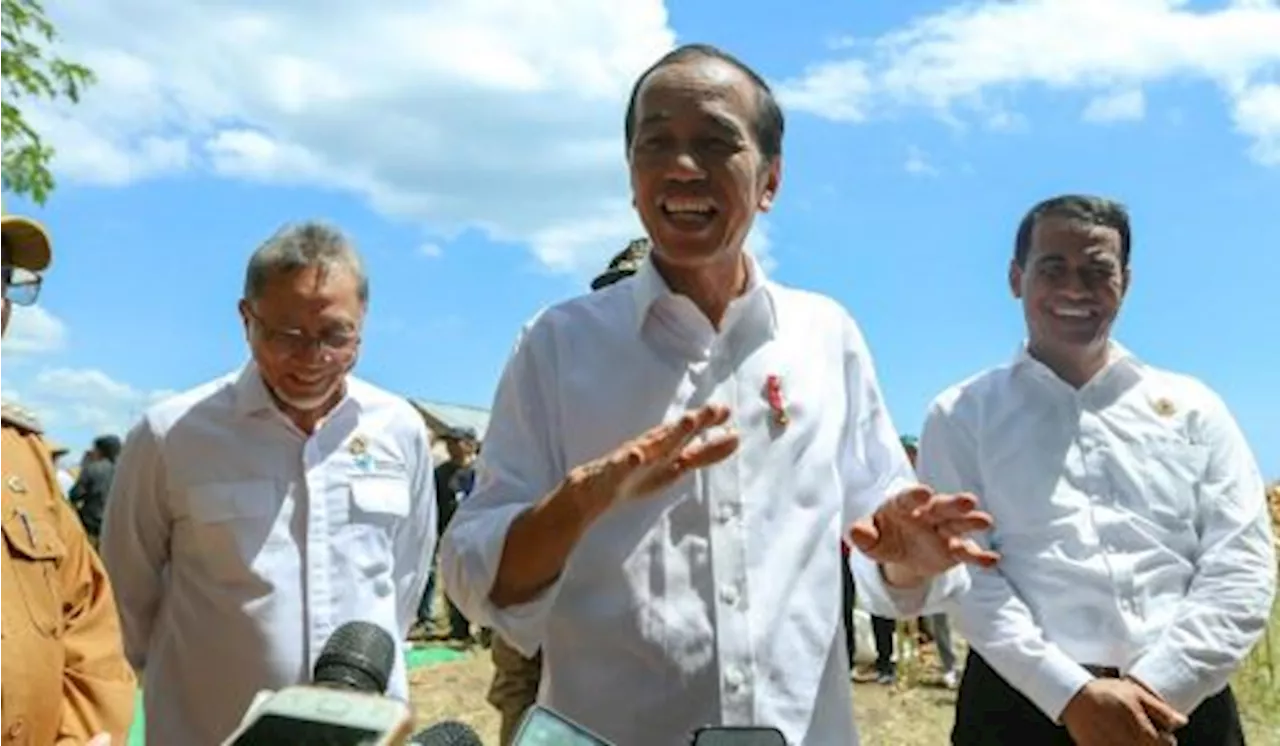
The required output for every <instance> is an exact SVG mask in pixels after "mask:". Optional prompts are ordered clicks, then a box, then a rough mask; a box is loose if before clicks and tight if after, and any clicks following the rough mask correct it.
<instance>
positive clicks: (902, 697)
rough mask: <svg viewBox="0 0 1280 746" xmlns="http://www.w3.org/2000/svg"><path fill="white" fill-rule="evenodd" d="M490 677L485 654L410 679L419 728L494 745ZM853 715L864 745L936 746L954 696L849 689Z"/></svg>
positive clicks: (938, 691)
mask: <svg viewBox="0 0 1280 746" xmlns="http://www.w3.org/2000/svg"><path fill="white" fill-rule="evenodd" d="M492 675H493V666H492V664H490V662H489V656H488V651H487V650H479V649H477V650H475V651H473V652H471V653H469V654H468V656H467V658H466V659H464V660H460V661H455V662H451V663H441V664H438V665H435V666H430V667H427V668H421V669H418V670H416V671H413V672H412V673H411V674H410V686H411V689H412V693H413V701H414V706H415V710H416V712H417V715H418V721H419V727H424V726H426V725H429V724H431V723H432V722H436V721H438V720H443V719H447V718H451V719H454V720H459V721H462V722H464V723H466V724H468V725H470V726H471V727H472V728H475V729H476V732H477V733H479V734H480V737H481V738H482V739H483V740H484V742H485V743H486V744H496V743H497V742H498V714H497V712H496V711H495V710H494V709H493V708H492V707H490V706H489V705H488V703H486V702H485V700H484V696H485V692H486V690H487V688H488V686H489V680H490V679H491V677H492ZM853 689H854V693H853V699H854V710H855V712H856V713H857V717H858V727H859V728H860V730H861V733H862V743H863V744H864V746H879V745H880V744H886V745H888V744H893V745H894V746H938V745H939V744H945V743H946V742H947V734H948V732H949V729H950V726H951V710H952V708H953V707H954V706H955V693H954V692H950V691H947V690H946V689H942V688H939V687H936V686H929V685H928V684H927V683H926V684H922V685H921V686H918V687H913V688H909V689H908V688H905V687H902V688H895V687H887V686H881V685H879V684H874V683H867V684H861V683H860V684H855V685H853Z"/></svg>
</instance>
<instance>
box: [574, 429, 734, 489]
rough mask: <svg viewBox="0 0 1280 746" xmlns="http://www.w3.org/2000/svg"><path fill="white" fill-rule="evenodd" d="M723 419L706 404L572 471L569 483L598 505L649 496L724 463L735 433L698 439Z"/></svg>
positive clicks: (731, 448)
mask: <svg viewBox="0 0 1280 746" xmlns="http://www.w3.org/2000/svg"><path fill="white" fill-rule="evenodd" d="M728 420H729V410H728V408H726V407H722V406H719V405H714V404H709V405H707V406H705V407H702V408H701V409H697V410H694V411H692V412H688V413H686V414H685V415H684V416H682V417H681V418H680V419H678V420H676V421H675V422H672V423H669V424H665V425H659V426H657V427H655V428H653V429H651V430H649V431H648V432H646V433H644V434H642V435H640V436H639V437H636V438H633V439H632V440H629V441H627V442H626V443H623V444H622V445H621V446H619V447H618V448H616V449H615V450H614V451H613V452H612V453H610V454H608V455H606V456H603V457H601V458H598V459H596V460H595V461H591V462H588V463H586V464H583V465H582V466H579V467H577V468H576V469H573V470H572V471H570V472H569V476H568V482H569V483H570V484H571V485H574V486H575V487H576V488H578V489H580V490H582V491H583V492H585V493H586V494H588V495H590V496H591V498H592V502H593V503H595V504H597V505H602V506H607V505H609V504H612V503H613V502H615V501H617V500H624V499H628V498H633V497H641V496H644V495H649V494H653V493H654V492H656V491H658V490H660V489H662V488H663V487H666V486H667V485H669V484H671V483H672V482H675V481H676V480H677V479H679V478H680V477H681V476H683V475H684V474H686V473H688V472H690V471H692V470H695V469H701V468H703V467H705V466H710V465H711V464H715V463H718V462H720V461H723V460H724V459H726V458H728V457H729V456H730V455H731V454H732V453H733V452H734V451H736V450H737V449H738V434H737V433H735V432H724V433H720V434H718V435H715V436H713V437H709V438H701V437H700V436H703V435H705V434H707V432H708V431H709V430H710V429H711V428H714V427H718V426H720V425H723V424H724V423H725V422H727V421H728Z"/></svg>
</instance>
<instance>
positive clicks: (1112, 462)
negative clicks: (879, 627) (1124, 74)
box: [917, 195, 1276, 746]
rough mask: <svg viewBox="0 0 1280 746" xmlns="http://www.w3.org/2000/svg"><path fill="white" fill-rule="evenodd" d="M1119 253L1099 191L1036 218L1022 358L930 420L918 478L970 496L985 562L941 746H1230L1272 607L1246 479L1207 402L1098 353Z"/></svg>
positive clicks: (1120, 272)
mask: <svg viewBox="0 0 1280 746" xmlns="http://www.w3.org/2000/svg"><path fill="white" fill-rule="evenodd" d="M1130 243H1131V238H1130V227H1129V218H1128V215H1127V213H1126V211H1125V209H1124V208H1123V207H1122V206H1121V205H1119V204H1117V203H1115V202H1113V201H1111V200H1106V199H1102V198H1098V197H1091V196H1081V195H1066V196H1062V197H1056V198H1053V199H1050V200H1046V201H1044V202H1042V203H1040V204H1038V205H1036V206H1035V207H1034V208H1033V209H1032V210H1031V211H1030V212H1029V213H1028V214H1027V216H1026V217H1025V218H1024V219H1023V221H1022V224H1021V226H1020V227H1019V229H1018V232H1017V238H1016V242H1015V255H1014V259H1013V261H1012V262H1011V265H1010V268H1009V284H1010V287H1011V288H1012V291H1013V294H1014V296H1015V297H1016V298H1018V299H1020V300H1021V303H1022V308H1023V313H1024V315H1025V317H1026V324H1027V343H1026V345H1025V348H1024V349H1023V350H1022V351H1020V352H1019V353H1018V356H1017V358H1016V359H1015V360H1014V361H1013V362H1012V363H1010V364H1008V365H1004V366H1001V367H998V368H994V369H992V370H989V371H987V372H985V373H982V374H980V375H978V376H975V377H974V378H971V379H969V380H967V381H965V382H963V383H960V384H958V385H956V386H954V387H952V388H950V389H948V390H947V391H946V392H944V393H943V394H941V395H940V396H939V397H938V398H937V400H936V401H935V402H934V403H933V405H932V407H931V409H930V412H929V416H928V419H927V423H926V425H925V428H924V433H923V436H922V438H921V441H920V455H919V461H918V466H917V468H918V471H919V474H920V476H921V478H922V479H924V480H925V481H926V482H928V483H929V484H932V485H934V486H935V487H936V488H937V489H940V490H966V491H972V492H974V493H975V494H978V495H981V496H982V500H983V504H984V506H985V507H986V508H987V510H988V511H990V513H991V514H992V515H993V517H994V519H995V529H994V530H993V531H992V532H991V533H990V535H989V540H990V541H989V543H990V546H991V547H992V548H993V549H994V550H996V551H998V552H999V553H1000V554H1001V556H1002V559H1001V562H1000V565H999V566H998V567H996V568H993V569H988V570H974V571H973V572H972V573H971V574H972V576H973V578H972V582H973V587H972V589H971V590H970V592H969V593H968V594H967V595H966V596H965V597H964V598H963V599H962V601H961V603H960V608H959V614H958V616H957V617H956V620H957V622H958V627H959V629H960V631H961V632H962V634H963V635H964V637H965V638H966V639H967V640H968V641H969V644H970V646H971V651H972V652H971V655H970V658H969V663H968V665H967V666H966V670H965V674H964V678H963V681H962V683H961V685H960V695H959V701H958V703H957V706H956V724H955V729H954V731H953V733H952V740H953V743H955V744H957V746H986V745H987V744H990V745H991V746H995V745H996V744H1013V743H1018V744H1021V743H1027V744H1032V743H1034V744H1050V745H1052V744H1072V743H1074V744H1077V746H1101V745H1106V744H1115V745H1116V746H1121V745H1123V746H1142V745H1143V744H1158V743H1167V744H1171V743H1178V744H1182V746H1187V745H1188V744H1190V745H1193V746H1227V745H1229V744H1242V743H1244V736H1243V734H1242V733H1241V726H1240V719H1239V715H1238V713H1237V711H1236V705H1235V700H1234V699H1233V697H1232V695H1231V691H1230V689H1229V688H1228V687H1227V681H1228V679H1229V678H1230V676H1231V674H1232V673H1233V672H1234V671H1235V669H1236V667H1237V666H1238V665H1239V664H1240V662H1241V660H1242V659H1243V658H1244V657H1245V656H1246V655H1247V654H1248V652H1249V650H1250V648H1251V647H1252V646H1253V645H1254V644H1255V643H1256V642H1257V640H1258V638H1259V637H1260V636H1261V635H1262V633H1263V631H1264V629H1265V627H1266V624H1267V618H1268V615H1269V612H1270V608H1271V601H1272V598H1273V596H1274V594H1275V573H1276V567H1275V556H1274V554H1273V551H1272V546H1271V536H1270V532H1271V528H1270V522H1269V517H1268V515H1267V510H1266V506H1265V501H1264V497H1263V486H1262V478H1261V474H1260V473H1259V471H1258V467H1257V464H1256V462H1255V461H1254V458H1253V456H1252V454H1251V453H1250V451H1249V447H1248V445H1247V444H1246V443H1245V439H1244V436H1243V435H1242V434H1241V432H1240V429H1239V428H1238V427H1237V426H1236V423H1235V421H1234V420H1233V418H1232V416H1231V414H1230V413H1229V412H1228V411H1227V407H1226V405H1225V404H1223V402H1222V400H1221V399H1220V398H1219V397H1218V396H1217V395H1216V394H1215V393H1213V392H1212V391H1211V390H1210V389H1209V388H1208V387H1207V386H1205V385H1204V384H1203V383H1201V382H1200V381H1198V380H1196V379H1194V378H1191V377H1190V376H1186V375H1180V374H1177V373H1171V372H1168V371H1165V370H1161V369H1159V368H1156V367H1154V366H1151V365H1148V364H1147V363H1145V362H1143V361H1141V360H1139V359H1138V358H1137V357H1136V356H1135V355H1133V354H1132V353H1130V352H1128V351H1127V350H1125V349H1123V348H1122V347H1120V346H1119V345H1118V344H1116V343H1115V342H1113V341H1112V340H1111V326H1112V323H1113V322H1114V321H1115V319H1116V316H1117V315H1118V313H1119V311H1120V306H1121V302H1122V301H1123V299H1124V296H1125V293H1126V291H1127V290H1128V288H1129V280H1130V271H1129V253H1130ZM1188 720H1189V722H1188Z"/></svg>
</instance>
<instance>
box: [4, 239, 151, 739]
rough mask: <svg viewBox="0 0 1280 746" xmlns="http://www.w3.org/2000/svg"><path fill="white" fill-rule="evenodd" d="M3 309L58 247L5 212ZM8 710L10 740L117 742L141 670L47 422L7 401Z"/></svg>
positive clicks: (22, 293)
mask: <svg viewBox="0 0 1280 746" xmlns="http://www.w3.org/2000/svg"><path fill="white" fill-rule="evenodd" d="M3 249H4V255H3V260H2V261H0V266H2V267H3V274H4V304H3V308H4V312H3V320H2V321H0V329H3V330H7V329H8V328H9V312H10V310H11V309H12V306H13V305H15V304H16V305H23V306H29V305H31V304H32V303H35V301H36V297H37V296H38V295H39V293H40V281H41V276H40V273H41V272H43V271H44V270H45V268H47V267H48V266H49V261H50V258H51V250H50V246H49V238H48V236H47V235H46V234H45V232H44V229H43V228H41V227H40V225H39V224H37V223H36V222H34V221H32V220H29V219H27V218H21V217H17V216H13V215H6V216H4V218H3ZM2 419H3V427H2V428H0V435H2V437H3V441H2V442H3V454H0V460H2V461H3V465H4V468H3V471H4V475H3V480H2V481H3V485H4V487H3V490H4V508H3V529H4V542H3V550H2V551H0V568H2V572H0V577H2V578H3V581H2V582H0V589H3V594H2V595H3V601H2V602H0V610H3V616H4V620H3V624H4V646H3V647H4V650H3V654H2V655H0V662H2V667H3V682H2V683H3V686H4V708H3V724H2V727H3V730H2V731H0V738H3V740H4V743H5V744H15V745H23V746H25V745H26V744H33V745H35V744H38V745H40V746H44V744H58V745H59V746H65V745H66V744H80V743H85V742H86V741H88V740H89V739H90V738H93V737H95V736H96V738H94V739H93V740H92V741H90V743H92V744H94V746H101V744H106V743H110V739H111V738H112V737H113V736H114V737H116V738H118V739H123V738H124V735H125V733H126V732H127V730H128V728H129V722H130V720H132V718H133V697H134V678H133V672H132V671H131V670H130V669H129V664H128V663H127V662H126V661H125V657H124V651H123V650H122V648H121V644H120V625H119V622H118V620H117V615H116V605H115V601H114V600H113V597H112V593H111V583H110V582H109V581H108V580H107V575H106V573H105V571H104V570H103V568H102V563H101V562H100V561H99V560H98V557H97V555H95V554H94V551H93V549H92V548H91V547H90V546H89V542H88V540H87V538H86V537H85V532H84V529H83V528H81V526H80V519H79V518H77V517H76V514H75V511H74V510H73V509H72V508H71V505H70V504H69V503H67V501H66V500H64V499H63V498H62V495H61V490H60V489H59V487H58V484H57V476H56V472H55V470H54V466H53V462H52V460H51V458H50V447H49V444H48V443H47V442H46V441H45V440H44V437H43V435H42V434H41V429H40V425H39V423H37V422H36V421H35V419H34V418H33V417H32V416H31V415H29V414H28V413H26V412H25V411H24V410H22V409H20V408H18V407H15V406H11V405H9V404H5V405H4V407H3V418H2Z"/></svg>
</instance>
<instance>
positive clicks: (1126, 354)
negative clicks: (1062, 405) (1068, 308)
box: [1013, 340, 1142, 387]
mask: <svg viewBox="0 0 1280 746" xmlns="http://www.w3.org/2000/svg"><path fill="white" fill-rule="evenodd" d="M1029 345H1030V341H1029V340H1023V342H1022V344H1021V345H1020V346H1019V347H1018V351H1017V353H1016V354H1015V355H1014V358H1013V369H1014V370H1015V371H1017V370H1025V371H1029V372H1031V373H1033V374H1035V375H1036V376H1037V377H1039V378H1042V379H1053V380H1055V381H1058V382H1062V379H1061V378H1060V377H1059V376H1058V374H1057V373H1055V372H1053V370H1052V369H1050V368H1049V366H1047V365H1045V364H1044V363H1042V362H1040V361H1039V360H1037V359H1036V358H1035V357H1033V356H1032V355H1031V351H1030V350H1029V349H1028V347H1029ZM1141 366H1142V362H1141V361H1140V360H1139V359H1138V357H1137V356H1136V355H1134V354H1133V353H1132V352H1130V351H1129V350H1128V349H1127V348H1126V347H1124V346H1123V345H1121V344H1120V343H1119V342H1116V341H1115V340H1109V341H1108V342H1107V364H1106V366H1105V367H1104V368H1103V369H1102V370H1100V371H1098V374H1097V375H1095V376H1094V377H1093V378H1092V379H1091V380H1090V381H1089V383H1087V384H1085V386H1086V387H1087V386H1089V385H1090V384H1093V383H1095V382H1097V381H1101V380H1103V379H1104V378H1106V377H1108V375H1109V374H1110V373H1111V372H1112V371H1115V370H1130V371H1137V370H1138V369H1139V368H1141Z"/></svg>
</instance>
